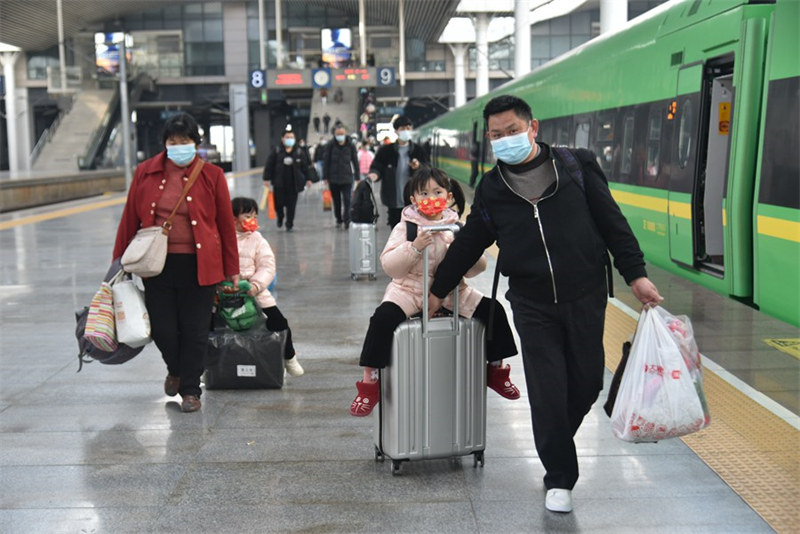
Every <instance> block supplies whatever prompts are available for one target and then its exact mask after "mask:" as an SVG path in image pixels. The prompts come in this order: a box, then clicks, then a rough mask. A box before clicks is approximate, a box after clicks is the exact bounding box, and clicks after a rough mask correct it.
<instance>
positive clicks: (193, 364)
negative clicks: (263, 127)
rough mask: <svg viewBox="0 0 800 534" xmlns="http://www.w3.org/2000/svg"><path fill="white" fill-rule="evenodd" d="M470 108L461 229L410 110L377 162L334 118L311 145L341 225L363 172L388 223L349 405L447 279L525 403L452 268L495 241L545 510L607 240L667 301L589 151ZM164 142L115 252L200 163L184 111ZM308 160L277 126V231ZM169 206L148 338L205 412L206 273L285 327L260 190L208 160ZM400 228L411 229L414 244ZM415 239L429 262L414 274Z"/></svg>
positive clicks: (597, 337)
mask: <svg viewBox="0 0 800 534" xmlns="http://www.w3.org/2000/svg"><path fill="white" fill-rule="evenodd" d="M483 118H484V121H485V125H486V131H487V138H488V140H489V142H490V143H491V147H492V150H493V152H494V155H495V158H496V160H497V163H496V165H495V166H494V167H493V168H492V169H491V170H490V171H489V172H487V173H486V174H485V175H484V176H483V178H482V179H481V180H480V182H479V183H478V185H477V187H476V189H475V195H474V199H473V203H472V206H471V208H470V211H469V214H468V215H467V217H466V220H465V222H464V225H463V227H462V229H461V230H460V231H459V232H458V234H457V235H456V236H453V235H452V234H451V233H447V232H437V233H432V232H430V231H429V230H427V229H426V227H428V226H431V225H438V224H443V223H454V222H457V221H459V220H460V219H461V217H462V214H463V211H464V203H465V201H464V194H463V191H462V190H461V187H460V185H459V184H458V182H456V181H454V180H452V179H451V178H450V177H449V176H447V174H446V173H445V172H444V171H442V170H440V169H437V168H435V167H431V166H430V165H429V162H428V158H427V153H426V151H425V150H423V148H422V147H421V146H420V145H418V144H417V143H415V142H414V141H413V139H412V138H413V132H412V127H413V125H412V123H411V121H410V120H409V119H408V118H406V117H399V118H397V119H396V120H395V121H394V128H395V131H396V132H397V140H396V142H393V143H391V144H387V145H383V146H381V147H380V148H379V149H378V150H377V153H376V154H375V155H374V157H369V156H366V155H363V153H365V152H370V155H371V151H370V150H369V147H366V146H361V147H359V149H358V150H357V149H356V147H355V145H354V144H353V141H352V140H351V138H350V137H349V136H348V135H347V131H346V129H345V128H344V127H343V126H342V125H336V126H335V130H334V137H333V139H332V140H331V141H330V142H329V143H328V144H327V146H326V147H324V151H323V153H322V156H321V161H322V162H323V163H322V178H323V179H324V180H325V181H326V183H327V184H328V187H330V189H331V192H332V193H333V199H334V216H335V217H336V224H337V226H340V227H341V226H344V227H347V225H348V224H349V222H350V219H349V207H350V196H351V192H352V188H353V184H354V182H356V181H359V180H360V179H364V178H366V179H368V180H369V182H380V183H381V191H380V198H381V201H382V203H383V204H384V206H385V207H386V208H387V220H388V224H389V226H390V228H391V229H392V230H391V234H390V236H389V238H388V241H387V244H386V247H385V248H384V250H383V252H382V254H381V255H380V260H381V265H382V267H383V269H384V271H385V272H386V274H387V275H389V277H390V278H391V282H390V283H389V285H388V286H387V288H386V290H385V293H384V296H383V298H382V301H381V303H380V305H379V306H378V307H377V308H376V310H375V312H374V314H373V315H372V317H371V318H370V320H369V322H368V325H367V328H366V335H365V338H364V342H363V346H362V350H361V355H360V359H359V365H360V366H361V367H363V374H362V376H361V379H360V380H358V381H357V382H356V390H357V391H356V396H355V398H354V400H353V401H352V403H351V404H350V413H351V415H354V416H365V415H368V414H370V413H371V412H372V410H373V408H374V407H375V405H376V404H377V403H378V402H379V401H380V393H379V386H378V369H381V368H384V367H386V366H389V365H391V350H392V349H391V345H392V335H393V332H394V330H395V328H396V327H397V326H398V325H399V324H400V323H402V322H403V321H405V320H406V319H407V318H408V317H411V316H412V315H414V314H417V313H420V312H422V313H426V314H428V315H433V314H434V313H435V312H437V311H438V310H439V309H440V308H442V307H444V308H446V309H452V306H453V302H452V295H451V292H452V291H453V289H454V288H455V287H456V286H458V287H459V297H458V298H459V302H458V310H459V314H460V315H462V316H464V317H474V318H475V319H476V320H478V321H481V322H483V323H488V322H490V321H489V317H490V315H491V316H493V317H494V319H493V326H492V329H493V335H492V336H491V341H488V342H487V344H486V360H487V386H488V387H489V388H491V389H492V390H494V391H496V392H497V393H498V394H499V395H501V396H502V397H504V398H507V399H518V398H520V391H519V389H518V388H517V386H515V385H514V384H513V383H512V382H511V379H510V366H509V365H508V364H507V363H504V360H505V359H507V358H511V357H512V356H514V355H516V354H517V353H518V349H517V345H516V342H515V340H514V335H513V333H512V330H511V326H510V325H509V322H508V318H507V316H506V313H505V310H504V308H503V307H502V306H501V305H500V304H499V303H498V302H497V300H495V299H494V298H487V297H485V296H484V295H482V294H481V293H480V292H478V291H477V290H476V289H474V288H471V287H469V286H468V285H467V284H466V282H465V280H464V279H465V277H466V278H469V277H471V276H475V275H476V274H478V273H480V272H481V271H483V270H484V269H485V268H486V265H487V260H486V258H485V257H484V251H485V250H486V249H487V248H488V247H489V246H491V245H492V244H495V243H496V244H497V247H498V258H497V264H498V267H497V268H498V269H499V271H500V273H502V274H503V275H504V276H506V277H507V278H508V292H507V293H506V297H507V299H508V301H509V302H510V305H511V309H512V311H513V319H514V325H515V327H516V330H517V333H518V334H519V340H520V344H521V347H520V348H521V357H522V365H523V369H524V376H525V382H526V386H527V392H528V402H529V405H530V412H531V419H532V423H533V437H534V443H535V446H536V450H537V453H538V456H539V458H540V459H541V462H542V464H543V466H544V468H545V471H546V474H545V476H544V485H545V487H546V488H547V494H546V498H545V507H546V509H548V510H550V511H554V512H570V511H571V510H572V494H571V491H572V489H573V487H574V486H575V484H576V482H577V480H578V460H577V453H576V449H575V443H574V436H575V434H576V432H577V431H578V428H579V427H580V425H581V422H582V421H583V418H584V416H585V415H586V414H587V413H588V412H589V409H590V408H591V406H592V404H593V403H594V402H595V401H596V399H597V397H598V395H599V393H600V391H601V390H602V387H603V373H604V350H603V330H604V321H605V308H606V303H607V295H608V291H609V289H610V288H609V287H608V283H607V279H608V278H607V275H608V274H609V273H607V271H606V269H607V265H608V268H610V263H609V262H608V252H609V251H610V252H611V254H612V256H613V258H614V262H613V264H614V266H615V267H616V269H617V270H618V271H619V273H620V274H621V275H622V276H623V278H624V279H625V282H626V283H627V284H628V285H629V286H630V287H631V289H632V291H633V293H634V295H635V296H636V297H637V298H638V300H639V301H641V302H642V304H643V305H656V304H658V303H659V302H661V301H662V300H663V299H662V297H661V296H660V295H659V292H658V289H657V288H656V287H655V285H653V283H652V282H650V280H649V279H648V278H647V273H646V271H645V262H644V256H643V254H642V252H641V249H640V248H639V245H638V243H637V241H636V238H635V236H634V234H633V232H632V231H631V229H630V226H629V225H628V223H627V221H626V219H625V217H624V216H623V214H622V212H621V210H620V209H619V207H618V205H617V204H616V202H615V201H614V199H613V197H612V196H611V193H610V190H609V187H608V184H607V182H606V178H605V175H604V174H603V172H602V170H601V169H600V167H599V166H598V164H597V162H596V160H595V157H594V155H593V154H592V153H591V152H589V151H588V150H585V149H570V150H566V149H553V148H552V147H550V146H549V145H548V144H546V143H544V142H542V141H539V140H537V135H538V131H539V123H538V121H537V120H536V119H535V118H534V117H533V114H532V110H531V108H530V106H529V105H528V103H526V102H525V101H523V100H521V99H519V98H517V97H514V96H510V95H502V96H498V97H495V98H493V99H492V100H490V101H489V102H488V103H487V104H486V105H485V107H484V110H483ZM163 139H164V144H165V146H166V151H165V152H162V153H160V154H158V155H157V156H155V157H153V158H151V159H149V160H147V161H145V162H143V163H142V164H141V165H140V166H139V167H138V169H137V171H136V175H135V177H134V180H133V183H132V185H131V189H130V191H129V194H128V200H127V203H126V205H125V209H124V211H123V215H122V220H121V221H120V226H119V230H118V232H117V240H116V243H115V247H114V254H113V257H114V258H118V257H120V256H121V255H122V252H123V251H124V250H125V247H126V246H127V244H128V243H129V242H130V240H131V239H132V238H133V235H134V234H135V233H136V231H137V230H138V229H139V228H140V227H147V226H153V225H159V224H161V223H162V222H163V221H164V220H165V219H166V216H167V214H168V213H169V211H170V209H171V208H172V207H173V204H174V202H175V200H176V199H177V198H178V195H179V194H180V191H181V187H182V184H183V183H184V182H185V181H186V179H187V178H186V176H187V174H188V170H189V169H190V168H191V166H192V165H193V163H194V161H195V160H196V159H197V158H196V157H195V152H194V151H193V150H192V149H193V148H196V145H197V144H198V143H199V142H200V136H199V134H198V131H197V124H196V123H195V122H194V120H193V119H192V118H191V117H190V116H189V115H186V114H182V115H178V116H176V117H173V118H171V119H170V120H169V121H168V122H167V125H166V130H165V133H164V137H163ZM319 149H320V147H317V151H319ZM362 158H363V159H362ZM314 159H316V157H315V158H314ZM365 162H367V163H365ZM576 166H577V167H579V169H580V170H579V171H578V173H575V171H574V168H575V167H576ZM310 168H312V164H311V159H310V158H309V155H308V154H307V153H306V151H305V150H298V147H297V146H295V136H294V133H293V132H292V131H291V130H287V131H286V132H284V134H283V136H282V138H281V144H280V146H278V147H276V148H275V149H274V150H273V151H271V152H270V154H269V156H268V157H267V160H266V163H265V167H264V174H263V179H264V182H265V185H266V186H267V187H270V188H271V190H272V192H273V194H274V198H275V207H276V210H277V213H278V217H277V225H278V227H281V226H283V225H284V224H285V225H286V229H287V231H291V230H292V228H293V225H294V217H295V207H296V203H297V196H298V194H299V192H301V191H303V189H304V187H305V186H306V185H307V184H308V182H309V177H310V176H311V174H310V172H311V171H310V170H309V169H310ZM342 208H343V210H342ZM177 213H178V215H177V216H176V218H175V222H174V224H173V228H172V231H171V232H170V233H169V254H168V255H167V264H166V266H165V268H164V271H163V272H162V273H161V274H160V275H158V276H155V277H153V278H149V279H146V280H144V285H145V290H146V291H145V300H146V305H147V308H148V312H149V313H150V318H151V322H152V325H153V326H152V337H153V340H154V341H155V343H156V346H157V347H158V349H159V350H160V351H161V353H162V356H163V358H164V361H165V363H166V364H167V372H168V374H167V378H166V380H165V384H164V389H165V392H166V393H167V394H168V395H176V394H178V393H179V394H180V395H181V396H182V397H183V403H182V406H181V407H182V409H183V411H187V412H189V411H196V410H198V409H200V394H201V390H200V375H201V374H202V371H203V359H204V355H205V352H206V338H207V335H208V326H207V325H208V324H209V321H210V316H211V313H212V306H213V301H214V294H215V291H216V285H217V284H218V283H220V282H222V281H223V280H226V279H227V280H229V281H231V282H232V283H233V286H234V287H237V285H238V282H239V280H240V279H248V280H249V281H250V284H251V290H250V291H251V294H253V295H254V296H255V297H256V299H257V301H258V304H259V306H260V307H261V308H262V309H263V311H264V313H265V315H266V317H267V321H266V326H267V328H269V329H270V330H288V329H289V326H288V322H287V320H286V318H285V317H284V316H283V315H282V314H281V312H280V311H279V310H278V308H277V306H276V304H275V299H274V298H273V297H272V296H271V295H270V293H269V290H268V289H267V285H268V284H269V282H270V280H271V278H272V277H273V276H274V271H275V258H274V254H273V253H272V250H271V249H270V247H269V244H268V243H267V242H266V240H265V239H264V238H263V236H261V234H260V233H259V232H258V222H257V214H258V206H257V205H256V202H255V201H254V200H252V199H246V198H237V199H234V200H233V204H231V200H230V198H229V193H228V188H227V185H226V182H225V178H224V176H223V173H222V171H221V170H220V169H219V168H218V167H216V166H214V165H208V164H207V165H205V167H204V168H203V169H202V172H201V173H200V178H199V179H198V181H197V182H196V184H195V185H194V186H193V187H192V189H191V190H190V192H189V195H188V196H187V197H186V202H185V203H184V204H183V205H182V207H180V208H179V209H178V212H177ZM409 222H410V223H413V224H415V225H416V226H417V233H416V235H415V236H414V237H413V239H412V238H411V237H410V236H409V234H408V232H407V226H408V223H409ZM426 248H427V249H428V252H429V261H430V264H429V267H430V271H429V279H428V280H423V270H422V267H423V266H422V257H423V251H424V250H425V249H426ZM423 284H425V287H428V286H429V287H430V289H429V298H428V302H429V306H428V309H427V310H423V309H422V307H423V291H428V290H427V289H423ZM492 297H494V295H493V296H492ZM289 339H290V340H291V336H289ZM285 362H286V363H285V368H286V371H287V372H288V373H290V374H293V375H295V376H297V375H300V374H302V373H303V369H302V367H301V366H300V365H299V363H298V362H297V358H296V356H295V352H294V348H293V346H292V343H291V341H290V342H289V343H287V350H286V354H285Z"/></svg>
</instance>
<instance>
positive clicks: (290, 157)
mask: <svg viewBox="0 0 800 534" xmlns="http://www.w3.org/2000/svg"><path fill="white" fill-rule="evenodd" d="M310 167H311V162H310V161H309V160H308V153H307V152H306V151H305V150H303V149H301V148H299V147H296V146H295V138H294V132H293V131H292V130H291V127H290V126H287V128H286V131H284V132H283V136H282V137H281V144H280V145H279V146H276V147H275V148H274V149H273V150H272V151H271V152H270V153H269V156H267V162H266V163H265V164H264V173H263V175H262V179H263V180H264V187H270V184H271V185H272V193H273V194H274V195H275V209H276V211H277V212H278V228H280V227H281V226H283V219H284V217H285V218H286V231H287V232H291V231H292V228H293V227H294V212H295V208H296V207H297V196H298V195H299V194H300V193H301V192H302V191H303V190H304V189H305V187H306V185H311V179H310V178H311V176H312V174H311V168H310Z"/></svg>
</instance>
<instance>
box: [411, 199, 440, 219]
mask: <svg viewBox="0 0 800 534" xmlns="http://www.w3.org/2000/svg"><path fill="white" fill-rule="evenodd" d="M446 207H447V199H446V198H441V197H433V198H426V199H423V200H420V201H419V202H417V211H419V212H420V213H421V214H423V215H425V216H426V217H435V216H436V215H439V214H440V213H442V212H443V211H444V209H445V208H446Z"/></svg>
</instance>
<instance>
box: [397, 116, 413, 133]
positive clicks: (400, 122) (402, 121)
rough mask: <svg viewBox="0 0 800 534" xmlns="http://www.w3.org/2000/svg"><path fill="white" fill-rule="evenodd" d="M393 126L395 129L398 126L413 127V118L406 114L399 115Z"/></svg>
mask: <svg viewBox="0 0 800 534" xmlns="http://www.w3.org/2000/svg"><path fill="white" fill-rule="evenodd" d="M392 126H393V127H394V129H395V130H397V129H398V128H402V127H403V126H411V127H412V128H413V127H414V123H413V122H411V119H409V118H408V117H406V116H405V115H401V116H400V117H397V118H396V119H395V120H394V122H393V123H392Z"/></svg>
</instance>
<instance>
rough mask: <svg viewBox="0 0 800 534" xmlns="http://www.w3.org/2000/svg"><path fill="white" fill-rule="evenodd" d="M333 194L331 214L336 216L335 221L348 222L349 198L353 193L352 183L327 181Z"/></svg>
mask: <svg viewBox="0 0 800 534" xmlns="http://www.w3.org/2000/svg"><path fill="white" fill-rule="evenodd" d="M328 186H329V187H330V189H331V195H332V196H333V215H334V217H336V222H337V223H339V224H341V223H342V222H346V223H349V222H350V198H351V197H352V194H353V184H334V183H331V182H328ZM342 204H344V213H342Z"/></svg>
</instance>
